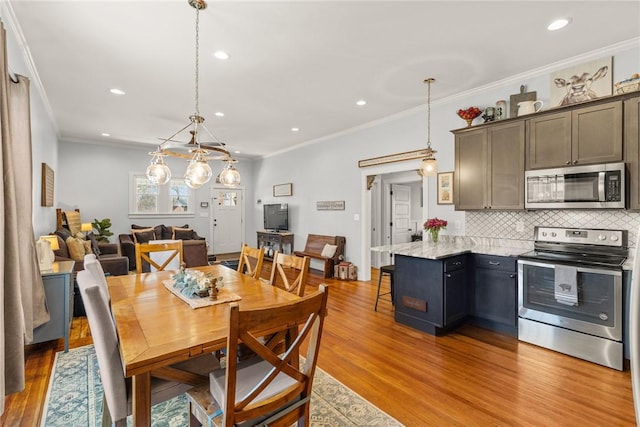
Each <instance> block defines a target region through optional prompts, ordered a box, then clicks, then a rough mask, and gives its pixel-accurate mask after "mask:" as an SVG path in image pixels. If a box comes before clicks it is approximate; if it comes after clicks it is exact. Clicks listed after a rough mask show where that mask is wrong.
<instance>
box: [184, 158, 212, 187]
mask: <svg viewBox="0 0 640 427" xmlns="http://www.w3.org/2000/svg"><path fill="white" fill-rule="evenodd" d="M212 175H213V172H212V171H211V166H209V165H208V164H207V162H206V161H204V160H201V159H193V160H191V161H190V162H189V166H188V167H187V171H186V172H185V174H184V180H185V182H186V184H187V185H188V186H189V187H191V188H193V189H196V188H200V187H202V186H203V185H204V184H206V183H207V182H209V180H210V179H211V176H212Z"/></svg>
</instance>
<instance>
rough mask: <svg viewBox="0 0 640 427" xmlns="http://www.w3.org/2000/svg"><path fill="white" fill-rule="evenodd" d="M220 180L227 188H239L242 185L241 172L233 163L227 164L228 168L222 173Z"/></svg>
mask: <svg viewBox="0 0 640 427" xmlns="http://www.w3.org/2000/svg"><path fill="white" fill-rule="evenodd" d="M219 179H220V182H221V183H222V184H223V185H224V186H225V187H237V186H238V185H240V172H238V170H237V169H236V168H234V167H233V165H232V164H231V163H227V166H226V167H225V168H224V169H223V170H222V172H220V176H219Z"/></svg>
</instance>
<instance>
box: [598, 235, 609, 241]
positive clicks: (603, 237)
mask: <svg viewBox="0 0 640 427" xmlns="http://www.w3.org/2000/svg"><path fill="white" fill-rule="evenodd" d="M598 240H607V236H605V235H604V234H601V235H599V236H598Z"/></svg>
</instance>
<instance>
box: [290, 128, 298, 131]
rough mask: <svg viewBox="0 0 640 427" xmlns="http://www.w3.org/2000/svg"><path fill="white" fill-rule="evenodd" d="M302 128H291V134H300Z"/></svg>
mask: <svg viewBox="0 0 640 427" xmlns="http://www.w3.org/2000/svg"><path fill="white" fill-rule="evenodd" d="M299 130H300V128H291V132H298V131H299Z"/></svg>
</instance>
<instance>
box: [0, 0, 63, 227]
mask: <svg viewBox="0 0 640 427" xmlns="http://www.w3.org/2000/svg"><path fill="white" fill-rule="evenodd" d="M0 18H1V19H2V22H3V23H4V25H5V29H6V32H7V55H8V63H9V67H10V69H11V71H13V72H14V73H16V74H19V75H22V76H26V77H28V78H29V80H30V94H31V96H30V98H31V99H30V101H31V152H32V160H33V161H32V168H33V174H32V176H33V187H32V188H33V190H32V199H33V228H34V233H35V236H34V237H36V236H40V235H43V234H48V233H49V232H51V231H53V230H54V229H55V224H56V214H55V201H56V200H57V195H58V189H59V188H60V187H59V178H60V170H59V168H58V137H57V134H56V132H57V131H56V128H55V125H54V123H53V122H52V120H50V116H49V114H48V111H47V109H46V107H45V103H44V102H43V93H42V91H41V89H40V86H39V84H38V81H37V79H36V78H34V76H33V73H32V72H31V70H32V68H31V67H30V66H29V61H28V58H27V57H26V56H25V49H24V43H23V41H22V40H21V39H18V37H17V35H16V34H18V32H17V31H16V26H15V25H16V23H15V20H14V19H13V16H11V14H10V12H9V11H8V10H7V8H6V5H5V4H4V3H0ZM43 162H44V163H47V165H49V167H51V168H52V169H53V171H54V207H42V206H40V200H41V197H40V195H41V177H42V175H41V172H40V171H41V165H42V163H43Z"/></svg>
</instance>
